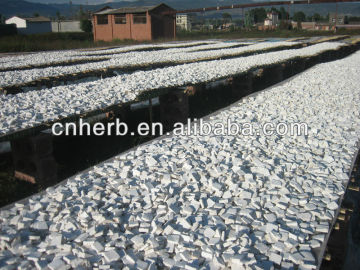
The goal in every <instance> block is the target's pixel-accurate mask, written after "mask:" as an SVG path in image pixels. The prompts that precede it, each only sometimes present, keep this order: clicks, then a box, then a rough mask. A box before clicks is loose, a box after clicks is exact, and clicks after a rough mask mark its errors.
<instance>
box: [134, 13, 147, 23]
mask: <svg viewBox="0 0 360 270" xmlns="http://www.w3.org/2000/svg"><path fill="white" fill-rule="evenodd" d="M133 16H134V24H146V13H138V14H134V15H133Z"/></svg>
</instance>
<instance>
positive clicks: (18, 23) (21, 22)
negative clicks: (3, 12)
mask: <svg viewBox="0 0 360 270" xmlns="http://www.w3.org/2000/svg"><path fill="white" fill-rule="evenodd" d="M5 24H16V28H26V20H24V19H22V18H19V17H16V16H14V17H11V18H10V19H7V20H6V21H5Z"/></svg>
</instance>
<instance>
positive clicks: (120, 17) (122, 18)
mask: <svg viewBox="0 0 360 270" xmlns="http://www.w3.org/2000/svg"><path fill="white" fill-rule="evenodd" d="M115 24H126V14H117V15H115Z"/></svg>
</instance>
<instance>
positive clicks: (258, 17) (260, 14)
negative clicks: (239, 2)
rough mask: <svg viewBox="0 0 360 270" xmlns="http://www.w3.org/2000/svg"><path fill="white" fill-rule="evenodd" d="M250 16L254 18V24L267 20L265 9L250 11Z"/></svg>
mask: <svg viewBox="0 0 360 270" xmlns="http://www.w3.org/2000/svg"><path fill="white" fill-rule="evenodd" d="M250 16H252V17H253V18H254V23H261V22H264V20H265V18H266V10H265V8H255V9H252V10H250Z"/></svg>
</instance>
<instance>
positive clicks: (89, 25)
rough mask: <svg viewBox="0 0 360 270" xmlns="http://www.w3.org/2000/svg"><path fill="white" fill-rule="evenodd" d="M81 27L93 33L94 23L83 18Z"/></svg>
mask: <svg viewBox="0 0 360 270" xmlns="http://www.w3.org/2000/svg"><path fill="white" fill-rule="evenodd" d="M80 28H81V30H83V31H84V32H86V33H91V31H92V23H91V21H90V20H88V19H82V20H81V21H80Z"/></svg>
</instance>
